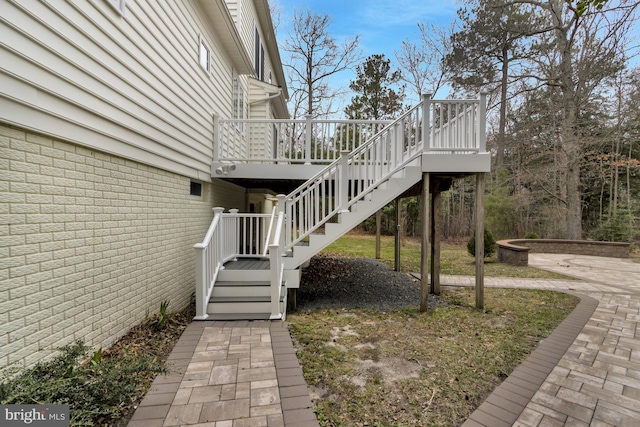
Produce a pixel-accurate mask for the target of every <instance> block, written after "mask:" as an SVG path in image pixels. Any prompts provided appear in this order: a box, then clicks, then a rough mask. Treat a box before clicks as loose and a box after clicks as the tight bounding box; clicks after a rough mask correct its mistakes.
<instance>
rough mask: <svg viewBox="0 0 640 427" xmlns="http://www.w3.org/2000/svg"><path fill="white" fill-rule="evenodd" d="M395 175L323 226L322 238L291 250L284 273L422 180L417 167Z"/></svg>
mask: <svg viewBox="0 0 640 427" xmlns="http://www.w3.org/2000/svg"><path fill="white" fill-rule="evenodd" d="M398 172H402V173H396V174H394V175H392V176H391V177H390V178H388V179H386V180H385V181H382V182H381V183H380V185H378V187H376V188H375V189H374V190H373V191H371V192H370V193H369V195H368V197H365V198H363V199H362V200H359V201H358V202H356V203H355V204H353V205H352V206H351V209H350V210H348V211H343V212H340V213H339V218H338V222H337V223H333V222H331V223H326V224H325V226H324V234H312V235H311V236H309V245H308V246H294V247H293V254H292V255H291V256H289V257H286V258H284V268H285V270H288V269H289V270H290V269H296V268H298V267H299V266H300V265H302V264H304V263H305V262H306V261H308V260H309V259H311V257H312V256H314V255H316V254H317V253H318V252H320V251H321V250H322V249H324V248H325V247H327V246H329V245H330V244H331V243H333V242H334V241H336V240H337V239H338V238H340V237H341V236H343V235H344V234H345V233H347V232H349V231H350V230H352V229H353V228H354V227H355V226H357V225H358V224H360V223H361V222H363V221H364V220H366V219H367V218H369V217H370V216H371V215H373V214H374V213H376V212H377V211H378V210H379V209H381V208H383V207H384V206H386V205H387V204H388V203H389V202H390V201H392V200H394V199H395V198H396V197H398V196H400V195H401V194H402V193H404V192H405V191H407V190H408V189H409V188H411V187H412V186H413V185H415V184H416V183H417V182H419V181H420V180H421V179H422V167H421V166H419V165H418V166H414V165H408V166H404V167H403V168H401V169H399V171H398Z"/></svg>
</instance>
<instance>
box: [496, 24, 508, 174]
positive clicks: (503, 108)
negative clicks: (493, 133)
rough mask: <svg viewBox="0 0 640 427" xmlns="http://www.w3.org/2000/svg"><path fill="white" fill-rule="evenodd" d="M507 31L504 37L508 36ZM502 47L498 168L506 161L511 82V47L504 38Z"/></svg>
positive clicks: (497, 150) (497, 148) (497, 151)
mask: <svg viewBox="0 0 640 427" xmlns="http://www.w3.org/2000/svg"><path fill="white" fill-rule="evenodd" d="M506 36H507V35H506V33H505V34H504V35H503V37H505V38H506ZM502 46H503V48H502V79H501V83H500V84H501V87H500V122H499V125H498V141H497V147H496V168H499V167H502V165H503V163H504V146H505V142H504V139H505V136H504V135H505V129H506V127H507V85H508V84H509V48H508V46H507V42H506V40H503V45H502Z"/></svg>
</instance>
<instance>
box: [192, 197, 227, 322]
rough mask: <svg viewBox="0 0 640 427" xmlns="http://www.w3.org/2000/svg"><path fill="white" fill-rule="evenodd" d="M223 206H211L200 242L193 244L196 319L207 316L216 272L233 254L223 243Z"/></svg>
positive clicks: (224, 230) (216, 276)
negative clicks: (211, 216)
mask: <svg viewBox="0 0 640 427" xmlns="http://www.w3.org/2000/svg"><path fill="white" fill-rule="evenodd" d="M223 211H224V208H213V212H214V213H213V220H212V221H211V225H210V226H209V229H208V230H207V234H206V235H205V237H204V240H203V241H202V243H198V244H197V245H195V246H194V249H195V250H196V317H195V318H196V319H199V320H204V319H206V318H207V304H208V303H209V299H210V298H211V293H212V292H213V286H214V284H215V283H216V279H217V278H218V273H219V272H220V270H221V269H222V268H223V265H224V263H225V262H227V261H229V260H230V259H232V258H233V257H234V256H235V253H234V251H231V250H229V247H228V246H227V245H225V240H226V239H225V235H226V234H228V229H227V227H226V226H225V225H223V224H222V215H223V214H222V212H223Z"/></svg>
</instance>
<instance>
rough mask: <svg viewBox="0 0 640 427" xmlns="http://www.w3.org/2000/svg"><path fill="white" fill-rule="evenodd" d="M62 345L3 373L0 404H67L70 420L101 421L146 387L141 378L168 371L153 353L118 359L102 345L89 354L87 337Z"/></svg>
mask: <svg viewBox="0 0 640 427" xmlns="http://www.w3.org/2000/svg"><path fill="white" fill-rule="evenodd" d="M58 350H59V354H57V355H56V356H55V357H54V358H53V359H51V360H49V361H46V362H41V363H38V364H36V365H35V366H34V367H32V368H30V369H26V370H23V371H21V372H20V373H19V374H18V375H15V376H10V374H9V373H7V375H8V376H6V377H2V378H0V404H3V405H8V404H16V405H19V404H33V403H34V402H46V403H50V404H68V405H69V410H70V411H69V412H70V418H71V420H70V425H72V426H92V425H103V424H104V423H105V421H106V420H110V419H117V418H119V417H120V416H121V414H122V411H123V410H125V409H126V408H128V407H129V406H130V405H131V404H132V403H133V402H134V401H135V400H136V399H137V398H139V396H140V395H141V394H142V393H144V388H143V385H142V378H144V377H146V376H155V375H157V374H159V373H166V372H167V369H166V368H165V366H164V362H162V361H161V360H159V359H158V358H157V357H152V356H149V355H142V356H140V357H137V358H134V359H129V360H118V359H114V358H107V357H103V353H102V351H101V350H98V351H96V352H95V353H93V355H92V357H91V358H90V359H88V356H89V351H88V350H89V348H88V347H87V346H86V345H85V344H84V342H83V341H76V342H75V343H73V344H69V345H66V346H64V347H61V348H59V349H58Z"/></svg>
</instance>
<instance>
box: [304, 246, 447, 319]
mask: <svg viewBox="0 0 640 427" xmlns="http://www.w3.org/2000/svg"><path fill="white" fill-rule="evenodd" d="M301 283H302V284H301V286H300V289H298V293H297V303H298V309H299V310H301V311H309V310H314V309H317V308H344V309H353V308H368V309H375V310H379V311H390V310H397V309H401V308H405V307H408V306H411V305H418V304H419V303H420V282H419V281H418V280H416V279H415V278H413V277H411V276H410V275H408V274H406V273H400V272H397V271H394V270H393V269H391V268H389V267H388V266H387V265H386V264H385V263H384V262H382V261H380V260H376V259H368V258H348V257H341V256H337V255H325V254H319V255H316V256H314V257H313V258H312V259H311V263H310V265H309V267H307V268H305V269H303V270H302V280H301ZM437 304H438V299H437V298H435V297H434V296H433V295H429V308H433V307H435V306H436V305H437Z"/></svg>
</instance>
